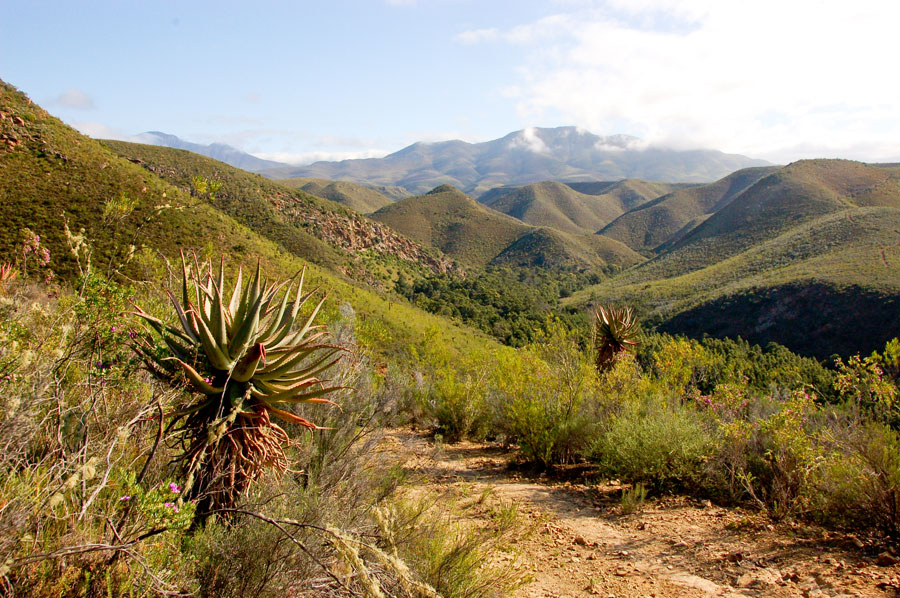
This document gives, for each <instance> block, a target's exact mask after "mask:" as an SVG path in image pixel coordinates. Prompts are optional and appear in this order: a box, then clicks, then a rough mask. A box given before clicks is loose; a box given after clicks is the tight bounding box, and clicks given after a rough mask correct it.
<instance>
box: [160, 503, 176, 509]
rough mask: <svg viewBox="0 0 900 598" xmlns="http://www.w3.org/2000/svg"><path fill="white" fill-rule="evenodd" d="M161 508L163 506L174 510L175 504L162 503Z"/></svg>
mask: <svg viewBox="0 0 900 598" xmlns="http://www.w3.org/2000/svg"><path fill="white" fill-rule="evenodd" d="M163 506H164V507H165V508H167V509H174V508H175V503H173V502H164V503H163Z"/></svg>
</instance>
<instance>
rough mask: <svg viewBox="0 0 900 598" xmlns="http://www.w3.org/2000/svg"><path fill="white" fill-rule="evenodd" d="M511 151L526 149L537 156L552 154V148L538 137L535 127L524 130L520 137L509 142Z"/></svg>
mask: <svg viewBox="0 0 900 598" xmlns="http://www.w3.org/2000/svg"><path fill="white" fill-rule="evenodd" d="M509 147H510V149H517V148H521V149H526V150H528V151H530V152H534V153H535V154H550V148H548V147H547V144H546V143H544V140H543V139H541V138H540V137H538V135H537V131H535V129H534V127H528V128H527V129H522V131H520V132H519V134H518V135H516V136H515V137H513V138H512V141H510V142H509Z"/></svg>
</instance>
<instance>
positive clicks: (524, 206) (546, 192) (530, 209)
mask: <svg viewBox="0 0 900 598" xmlns="http://www.w3.org/2000/svg"><path fill="white" fill-rule="evenodd" d="M671 187H672V185H668V184H664V183H647V182H645V181H633V180H624V181H615V182H612V183H584V184H578V183H568V184H564V183H558V182H554V181H544V182H540V183H533V184H531V185H525V186H522V187H498V188H495V189H491V190H490V191H488V192H486V193H484V194H483V195H481V196H480V197H479V198H478V201H479V202H480V203H483V204H484V205H486V206H488V207H490V208H492V209H494V210H497V211H498V212H503V213H504V214H509V215H510V216H513V217H515V218H518V219H519V220H521V221H523V222H526V223H528V224H532V225H534V226H549V227H552V228H556V229H558V230H562V231H567V232H572V233H594V232H596V231H597V230H599V229H601V228H603V227H604V226H605V225H607V224H609V223H610V222H611V221H612V220H614V219H615V218H616V217H618V216H620V215H622V214H623V213H624V212H625V211H626V210H629V209H631V208H633V207H634V206H636V205H640V204H642V203H644V202H646V201H648V200H651V199H654V198H656V197H659V196H660V195H662V194H663V193H666V192H667V191H668V190H671ZM577 188H582V189H588V190H592V191H596V192H595V193H583V192H580V191H577V190H576V189H577Z"/></svg>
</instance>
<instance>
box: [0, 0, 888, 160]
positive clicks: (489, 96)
mask: <svg viewBox="0 0 900 598" xmlns="http://www.w3.org/2000/svg"><path fill="white" fill-rule="evenodd" d="M894 4H895V3H888V2H883V1H882V0H856V1H855V2H853V3H847V2H836V1H831V0H791V2H784V1H783V0H757V1H756V2H753V3H748V2H737V1H732V0H606V1H599V0H598V1H592V0H551V1H546V2H537V1H531V0H515V1H512V0H478V1H475V0H368V1H362V0H358V1H350V0H344V1H330V2H318V1H308V2H288V1H281V2H274V1H266V0H257V1H254V2H222V1H218V2H189V1H186V0H181V1H177V2H176V1H155V2H132V1H123V0H118V1H107V2H86V1H79V2H62V1H58V2H51V1H36V0H7V1H6V2H4V3H3V4H2V7H3V14H4V17H3V19H2V20H0V78H2V79H4V80H5V81H7V82H8V83H11V84H13V85H15V86H17V87H18V88H19V89H21V90H23V91H24V92H26V93H27V94H28V95H29V96H30V97H31V98H32V99H34V100H35V101H36V102H38V103H40V104H41V105H43V106H44V107H45V108H47V109H48V110H50V112H52V113H54V114H56V115H58V116H59V117H60V118H62V119H63V120H64V121H66V122H67V123H70V124H72V125H74V126H76V127H77V128H79V129H80V130H82V131H84V132H86V133H88V134H91V135H94V136H99V137H120V138H127V137H128V136H130V135H135V134H138V133H141V132H143V131H148V130H159V131H164V132H167V133H172V134H175V135H178V136H179V137H182V138H183V139H186V140H189V141H195V142H201V143H209V142H212V141H224V142H226V143H229V144H231V145H234V146H236V147H238V148H240V149H243V150H245V151H249V152H251V153H254V154H257V155H262V156H265V157H271V158H274V159H281V160H290V161H293V162H304V161H306V162H308V161H311V160H312V159H328V158H343V157H362V156H374V155H383V154H385V153H387V152H390V151H396V150H398V149H400V148H401V147H403V146H405V145H408V144H409V143H412V142H414V141H418V140H427V141H435V140H441V139H450V138H461V139H465V140H468V141H479V140H486V139H492V138H496V137H499V136H501V135H504V134H506V133H508V132H510V131H513V130H516V129H521V128H524V127H527V126H560V125H578V126H581V127H583V128H586V129H589V130H591V131H592V132H594V133H597V134H601V135H611V134H616V133H627V134H631V135H635V136H638V137H641V138H643V139H645V140H646V141H647V142H648V143H651V144H659V145H668V146H675V147H685V148H688V147H710V148H715V149H722V150H724V151H731V152H738V153H744V154H747V155H751V156H754V157H763V158H768V159H770V160H773V161H782V162H783V161H788V160H793V159H797V158H801V157H848V158H855V159H863V160H873V161H874V160H900V110H898V108H900V105H898V104H900V84H898V83H897V81H898V80H900V77H897V76H896V74H895V72H894V71H895V70H896V69H895V67H894V60H895V56H896V48H895V41H894V40H895V38H896V34H895V32H894V31H893V27H894V25H895V24H896V23H897V22H900V8H896V7H894V6H893V5H894ZM896 4H900V3H896Z"/></svg>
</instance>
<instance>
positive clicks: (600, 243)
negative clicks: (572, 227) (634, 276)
mask: <svg viewBox="0 0 900 598" xmlns="http://www.w3.org/2000/svg"><path fill="white" fill-rule="evenodd" d="M642 261H644V257H643V256H641V255H640V254H638V253H636V252H634V251H632V250H631V249H630V248H629V247H628V246H626V245H624V244H622V243H620V242H618V241H615V240H613V239H609V238H607V237H603V236H601V235H586V234H581V235H577V234H571V233H564V232H561V231H558V230H556V229H553V228H547V227H540V228H536V229H534V230H532V231H530V232H528V233H526V234H524V235H522V236H521V237H519V238H518V239H517V240H516V241H515V242H513V243H512V244H511V245H509V246H508V247H506V248H505V249H504V250H503V251H502V252H501V253H500V254H499V255H498V256H497V257H495V258H494V259H493V260H492V261H491V263H492V264H495V265H510V266H519V267H522V268H534V267H540V268H549V269H556V270H579V271H585V270H595V271H596V270H609V268H608V267H609V266H613V267H614V269H619V268H628V267H630V266H633V265H635V264H638V263H640V262H642Z"/></svg>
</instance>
